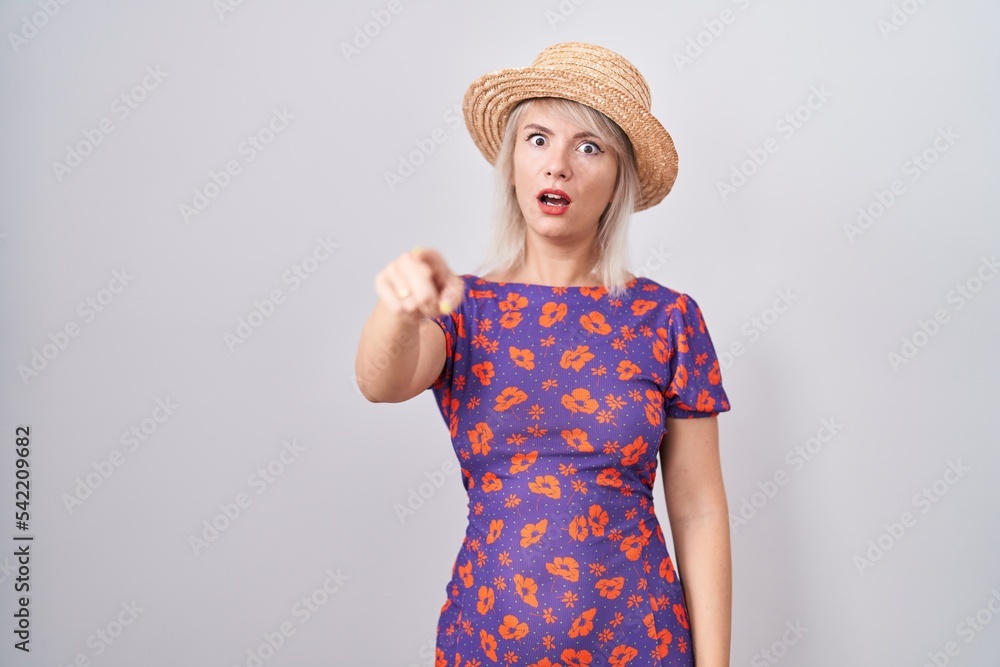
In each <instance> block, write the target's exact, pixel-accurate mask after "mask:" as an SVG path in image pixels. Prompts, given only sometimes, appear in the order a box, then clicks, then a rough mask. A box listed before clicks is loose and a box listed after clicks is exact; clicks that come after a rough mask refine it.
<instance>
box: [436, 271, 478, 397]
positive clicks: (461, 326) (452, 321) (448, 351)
mask: <svg viewBox="0 0 1000 667" xmlns="http://www.w3.org/2000/svg"><path fill="white" fill-rule="evenodd" d="M465 292H468V290H465ZM465 299H466V296H465V294H464V293H463V296H462V300H461V301H460V302H459V304H458V305H457V306H456V307H455V309H454V310H452V311H451V312H450V313H448V314H445V315H437V316H435V317H432V318H430V319H431V320H433V321H434V322H435V323H437V325H438V326H439V327H441V330H442V331H443V332H444V346H445V360H444V367H443V368H442V369H441V373H440V374H438V376H437V378H436V379H435V380H434V382H433V383H432V384H431V385H430V386H429V387H427V388H428V389H434V390H443V389H445V388H447V387H450V386H451V383H452V378H453V377H454V374H455V362H456V361H458V360H460V359H461V358H462V353H461V351H460V349H461V346H460V345H459V339H464V338H465Z"/></svg>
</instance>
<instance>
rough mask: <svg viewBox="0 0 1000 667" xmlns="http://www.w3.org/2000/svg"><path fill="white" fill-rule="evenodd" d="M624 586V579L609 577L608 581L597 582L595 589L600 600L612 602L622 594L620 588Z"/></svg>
mask: <svg viewBox="0 0 1000 667" xmlns="http://www.w3.org/2000/svg"><path fill="white" fill-rule="evenodd" d="M624 585H625V577H611V578H610V579H601V580H600V581H598V582H597V586H596V588H597V590H598V592H600V594H601V597H602V598H607V599H609V600H614V599H615V598H616V597H618V596H619V595H621V594H622V587H623V586H624Z"/></svg>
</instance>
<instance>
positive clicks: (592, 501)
mask: <svg viewBox="0 0 1000 667" xmlns="http://www.w3.org/2000/svg"><path fill="white" fill-rule="evenodd" d="M462 279H463V281H464V282H465V290H464V293H463V298H462V302H461V304H460V305H457V306H456V308H455V309H454V310H453V311H452V312H451V313H450V314H447V315H442V316H438V317H434V318H431V319H433V321H434V322H435V323H436V325H439V326H440V328H441V329H442V330H443V331H444V343H445V352H446V359H445V360H446V361H447V363H446V364H445V366H444V368H443V369H442V372H441V374H440V375H439V376H438V377H437V379H436V380H435V381H434V383H433V385H432V386H431V387H430V388H431V389H432V390H433V393H434V398H435V406H436V408H437V409H438V411H440V413H441V416H442V418H443V419H444V422H445V424H446V426H447V433H448V434H449V435H450V440H451V444H452V445H453V448H454V452H455V456H456V457H457V460H458V464H459V465H458V468H457V469H458V470H459V471H460V481H461V482H462V484H463V485H464V487H465V489H466V491H467V492H468V510H469V512H468V521H469V524H468V525H469V528H468V530H467V532H466V537H465V538H464V539H463V540H462V544H461V546H460V548H459V550H458V556H457V557H456V558H455V559H454V561H453V564H452V568H451V580H450V581H448V583H447V585H446V587H445V591H444V592H445V595H444V596H443V598H444V599H442V602H443V603H444V604H443V605H442V606H441V616H440V623H439V625H438V633H437V638H438V645H437V646H436V648H435V652H434V653H433V654H431V656H432V657H433V658H434V660H432V661H431V662H433V663H434V667H598V666H606V665H612V666H613V667H638V665H645V664H666V663H667V662H669V663H670V664H671V665H675V666H676V667H691V665H693V664H694V655H693V645H692V643H691V634H690V627H689V625H690V621H689V618H688V608H687V607H686V602H685V599H684V594H683V592H682V591H681V590H680V588H678V584H679V583H680V582H681V577H680V571H679V570H678V569H677V565H678V563H677V562H675V561H674V560H673V556H672V554H670V553H669V552H668V549H667V547H668V546H669V545H668V542H669V539H668V536H667V535H666V534H665V530H666V527H665V525H661V524H660V519H662V517H661V516H658V510H655V509H654V503H652V502H651V500H652V499H651V497H650V496H649V494H648V493H647V491H648V490H649V489H651V488H653V486H654V482H655V481H656V480H657V478H658V474H657V473H658V472H659V470H658V469H657V467H656V465H654V464H655V463H656V461H657V455H658V452H657V447H658V446H659V444H660V443H662V442H663V437H664V432H665V430H666V429H667V422H668V421H670V420H669V419H668V417H671V418H683V417H701V416H705V415H711V414H715V413H717V412H724V411H726V410H728V409H729V399H728V397H727V396H726V393H725V391H724V390H723V378H722V375H723V373H722V369H721V363H720V361H719V358H718V357H717V356H716V355H715V353H714V352H715V351H714V348H713V347H712V341H711V340H710V338H709V337H708V335H707V334H708V330H707V329H706V325H705V321H704V319H703V318H702V316H701V312H700V310H699V309H698V308H697V304H696V303H695V302H694V300H693V299H691V298H690V297H688V296H686V295H685V294H683V293H681V292H678V291H676V290H672V289H669V288H667V287H665V286H663V285H660V284H659V283H657V282H655V281H654V280H652V279H650V278H646V277H644V276H636V277H634V278H632V279H631V280H629V281H628V282H627V284H626V286H625V291H624V292H623V293H622V294H620V295H616V296H614V297H612V296H611V295H610V294H609V293H608V292H607V290H606V289H605V288H602V287H581V286H559V287H555V286H545V285H538V284H531V283H506V284H505V283H499V282H492V283H491V282H489V281H486V280H482V281H481V282H479V283H476V279H477V278H476V276H474V275H472V274H465V275H463V276H462ZM481 287H484V288H486V289H470V288H481ZM490 288H492V289H490Z"/></svg>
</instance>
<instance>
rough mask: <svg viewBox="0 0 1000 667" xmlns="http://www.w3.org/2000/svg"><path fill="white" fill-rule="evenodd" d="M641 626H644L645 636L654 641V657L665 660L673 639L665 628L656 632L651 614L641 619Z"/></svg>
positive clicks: (654, 621)
mask: <svg viewBox="0 0 1000 667" xmlns="http://www.w3.org/2000/svg"><path fill="white" fill-rule="evenodd" d="M642 624H643V625H645V626H646V635H648V636H649V637H652V638H653V639H655V640H656V648H655V649H653V650H654V651H656V657H657V658H659V659H661V660H662V659H663V658H666V657H667V654H668V653H669V652H670V642H671V641H672V640H673V638H674V636H673V635H672V634H671V633H670V630H668V629H667V628H662V629H660V630H657V629H656V620H655V619H654V618H653V614H652V612H650V613H648V614H646V615H645V616H644V617H643V619H642Z"/></svg>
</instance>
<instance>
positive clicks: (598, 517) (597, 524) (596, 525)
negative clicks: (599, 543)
mask: <svg viewBox="0 0 1000 667" xmlns="http://www.w3.org/2000/svg"><path fill="white" fill-rule="evenodd" d="M609 520H610V519H609V517H608V513H607V512H605V511H604V510H603V509H601V506H600V505H591V506H590V514H589V516H588V517H587V523H588V525H589V526H590V532H591V533H593V534H594V535H597V536H601V535H604V527H605V526H606V525H608V521H609Z"/></svg>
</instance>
